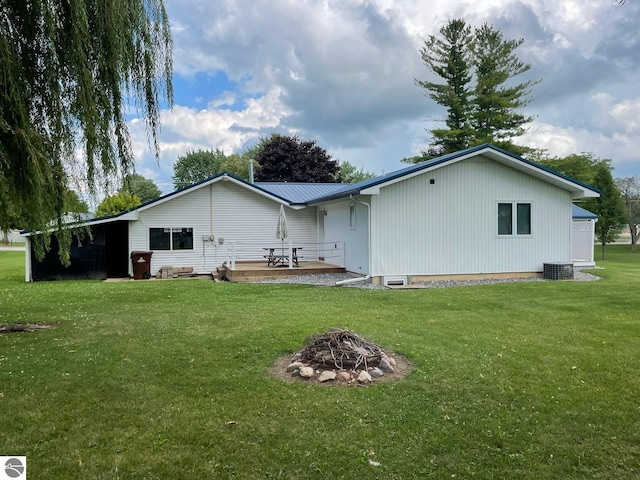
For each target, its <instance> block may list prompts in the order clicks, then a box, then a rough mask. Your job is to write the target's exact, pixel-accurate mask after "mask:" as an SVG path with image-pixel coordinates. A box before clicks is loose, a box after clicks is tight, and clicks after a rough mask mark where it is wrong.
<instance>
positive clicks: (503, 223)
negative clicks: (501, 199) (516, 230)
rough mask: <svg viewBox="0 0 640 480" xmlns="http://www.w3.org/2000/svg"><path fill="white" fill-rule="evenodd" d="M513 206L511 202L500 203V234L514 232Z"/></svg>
mask: <svg viewBox="0 0 640 480" xmlns="http://www.w3.org/2000/svg"><path fill="white" fill-rule="evenodd" d="M512 209H513V206H512V205H511V204H510V203H499V204H498V235H511V234H512V233H513V220H512V218H513V215H512Z"/></svg>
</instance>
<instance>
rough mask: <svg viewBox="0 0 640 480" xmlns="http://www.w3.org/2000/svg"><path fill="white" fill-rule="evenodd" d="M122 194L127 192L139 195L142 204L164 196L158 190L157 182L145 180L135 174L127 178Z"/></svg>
mask: <svg viewBox="0 0 640 480" xmlns="http://www.w3.org/2000/svg"><path fill="white" fill-rule="evenodd" d="M120 191H121V192H127V193H131V194H134V195H137V196H138V198H139V199H140V201H141V202H142V203H145V202H148V201H149V200H153V199H154V198H158V197H159V196H161V195H162V191H161V190H160V189H159V188H158V186H157V185H156V184H155V182H154V181H153V180H151V179H149V178H145V177H143V176H142V175H139V174H137V173H133V174H131V175H128V176H127V177H125V179H124V182H123V185H122V188H121V189H120Z"/></svg>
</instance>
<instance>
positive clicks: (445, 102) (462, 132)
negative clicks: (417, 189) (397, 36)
mask: <svg viewBox="0 0 640 480" xmlns="http://www.w3.org/2000/svg"><path fill="white" fill-rule="evenodd" d="M440 37H441V38H439V37H436V36H435V35H429V39H428V40H427V41H426V42H425V45H424V47H422V49H421V50H420V55H421V57H422V61H423V63H424V64H425V65H426V66H427V68H428V69H429V70H430V71H431V72H432V73H434V74H435V75H437V76H438V77H440V78H442V79H443V80H444V81H445V83H436V82H430V81H422V80H417V79H416V84H417V85H419V86H420V87H422V88H424V89H426V90H427V91H428V92H429V93H428V96H429V98H431V99H432V100H434V101H435V102H436V103H438V104H439V105H442V106H444V107H445V108H446V109H447V118H446V120H445V123H446V126H447V128H446V129H433V130H431V135H432V136H433V145H434V146H438V147H441V148H442V151H444V152H445V153H448V152H455V151H458V150H463V149H465V148H467V147H468V146H469V141H470V139H471V138H472V132H471V130H470V126H471V124H470V121H471V118H470V117H471V115H470V113H471V112H470V101H469V88H470V83H471V62H470V59H469V42H470V40H471V28H470V27H469V26H467V25H466V23H465V21H464V20H463V19H455V20H451V21H450V22H449V23H448V24H447V25H445V26H444V27H442V28H441V29H440Z"/></svg>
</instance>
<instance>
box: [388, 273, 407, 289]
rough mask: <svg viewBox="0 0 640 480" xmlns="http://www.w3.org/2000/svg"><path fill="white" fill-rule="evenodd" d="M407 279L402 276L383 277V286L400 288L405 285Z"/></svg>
mask: <svg viewBox="0 0 640 480" xmlns="http://www.w3.org/2000/svg"><path fill="white" fill-rule="evenodd" d="M407 283H409V282H407V277H406V276H404V275H396V276H389V277H384V286H385V287H400V286H403V285H407Z"/></svg>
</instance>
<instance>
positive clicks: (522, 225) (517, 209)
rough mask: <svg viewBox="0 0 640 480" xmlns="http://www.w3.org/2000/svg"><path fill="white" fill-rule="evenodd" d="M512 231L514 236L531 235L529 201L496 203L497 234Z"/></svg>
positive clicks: (509, 233) (506, 233) (508, 233)
mask: <svg viewBox="0 0 640 480" xmlns="http://www.w3.org/2000/svg"><path fill="white" fill-rule="evenodd" d="M514 213H515V215H514ZM514 232H515V235H516V236H517V235H531V203H520V202H510V203H506V202H505V203H502V202H501V203H498V235H501V236H502V235H505V236H506V235H514Z"/></svg>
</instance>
